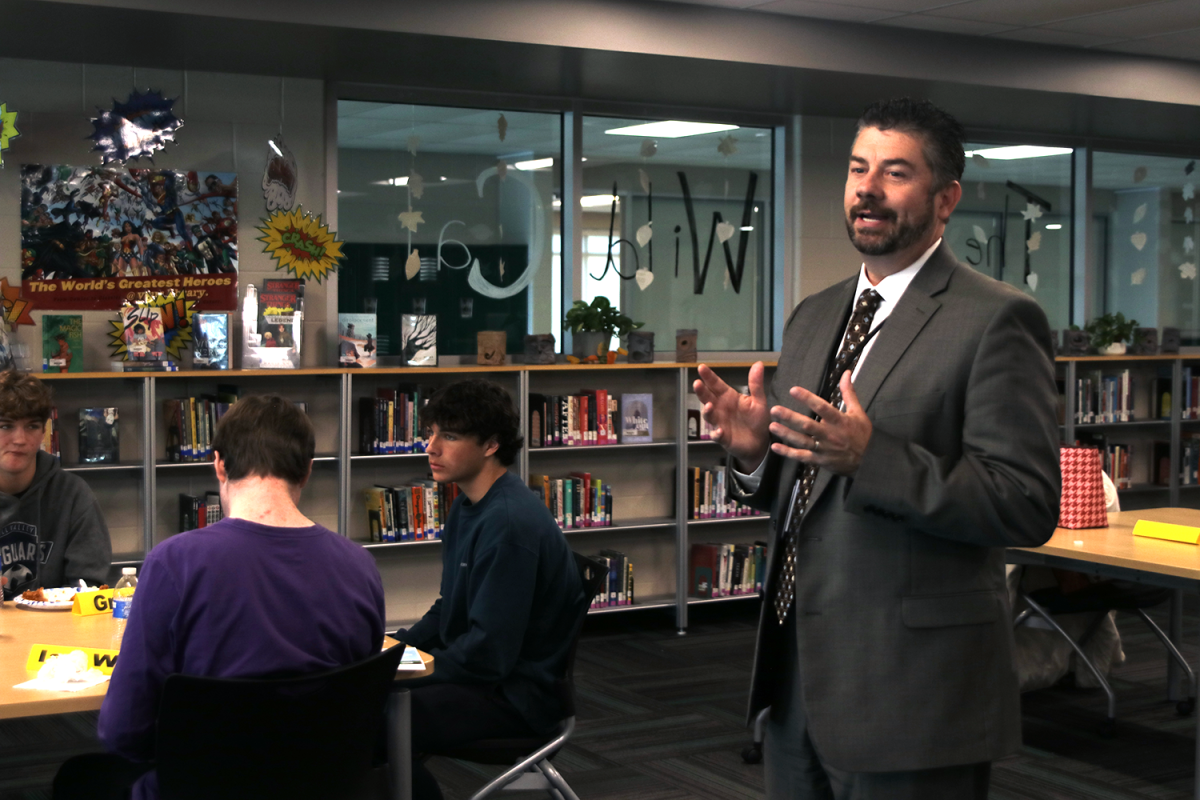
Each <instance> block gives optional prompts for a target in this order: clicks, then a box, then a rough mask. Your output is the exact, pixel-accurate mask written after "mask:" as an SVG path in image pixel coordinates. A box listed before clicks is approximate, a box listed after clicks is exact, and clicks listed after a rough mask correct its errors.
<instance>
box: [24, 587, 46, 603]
mask: <svg viewBox="0 0 1200 800" xmlns="http://www.w3.org/2000/svg"><path fill="white" fill-rule="evenodd" d="M21 599H22V600H32V601H34V602H37V603H45V602H47V600H46V590H45V589H43V588H42V587H41V586H39V587H38V588H36V589H30V590H29V591H27V592H21Z"/></svg>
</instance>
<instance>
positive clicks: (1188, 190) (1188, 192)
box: [1183, 182, 1196, 200]
mask: <svg viewBox="0 0 1200 800" xmlns="http://www.w3.org/2000/svg"><path fill="white" fill-rule="evenodd" d="M1195 196H1196V185H1195V184H1194V183H1190V182H1189V183H1185V184H1184V185H1183V199H1184V200H1191V199H1192V198H1194V197H1195Z"/></svg>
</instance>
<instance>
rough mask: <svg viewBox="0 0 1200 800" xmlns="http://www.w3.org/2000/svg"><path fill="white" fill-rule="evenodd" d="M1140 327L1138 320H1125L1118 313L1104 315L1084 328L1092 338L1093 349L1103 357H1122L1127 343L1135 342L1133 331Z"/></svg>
mask: <svg viewBox="0 0 1200 800" xmlns="http://www.w3.org/2000/svg"><path fill="white" fill-rule="evenodd" d="M1137 325H1138V322H1137V320H1136V319H1129V320H1127V319H1125V315H1124V314H1122V313H1121V312H1120V311H1118V312H1117V313H1116V314H1103V315H1101V316H1099V317H1096V318H1095V319H1094V320H1092V321H1091V322H1089V323H1088V324H1087V325H1084V326H1083V329H1084V330H1085V331H1087V334H1088V335H1089V336H1090V337H1091V338H1092V347H1094V348H1096V350H1097V351H1098V352H1099V353H1101V354H1102V355H1106V356H1120V355H1124V354H1125V343H1126V342H1132V341H1133V330H1134V328H1136V327H1137Z"/></svg>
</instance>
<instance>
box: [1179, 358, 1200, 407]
mask: <svg viewBox="0 0 1200 800" xmlns="http://www.w3.org/2000/svg"><path fill="white" fill-rule="evenodd" d="M1180 390H1181V392H1182V394H1183V397H1182V401H1183V402H1182V405H1181V406H1180V418H1181V419H1200V370H1193V369H1192V368H1191V367H1184V368H1183V385H1182V386H1181V387H1180Z"/></svg>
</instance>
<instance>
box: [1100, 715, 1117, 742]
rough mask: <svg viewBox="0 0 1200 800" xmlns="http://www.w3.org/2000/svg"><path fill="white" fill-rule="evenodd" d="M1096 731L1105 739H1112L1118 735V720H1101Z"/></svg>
mask: <svg viewBox="0 0 1200 800" xmlns="http://www.w3.org/2000/svg"><path fill="white" fill-rule="evenodd" d="M1096 732H1097V733H1099V734H1100V735H1101V736H1103V737H1104V738H1105V739H1111V738H1113V737H1114V736H1116V735H1117V721H1116V720H1115V719H1106V720H1104V722H1101V723H1100V725H1099V726H1098V727H1097V728H1096Z"/></svg>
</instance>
